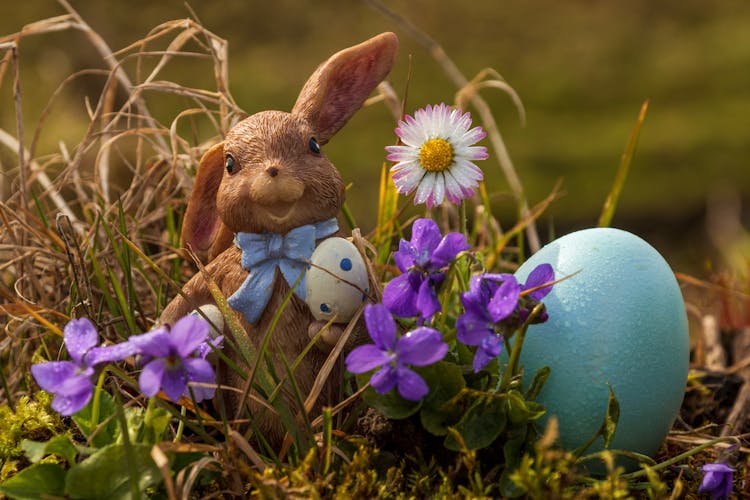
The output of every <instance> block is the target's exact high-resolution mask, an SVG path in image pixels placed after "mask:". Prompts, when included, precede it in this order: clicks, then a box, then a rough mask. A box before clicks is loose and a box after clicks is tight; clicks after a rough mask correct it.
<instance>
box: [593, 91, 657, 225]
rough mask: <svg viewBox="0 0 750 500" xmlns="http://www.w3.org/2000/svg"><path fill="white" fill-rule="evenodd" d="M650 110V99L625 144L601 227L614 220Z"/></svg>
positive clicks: (645, 103)
mask: <svg viewBox="0 0 750 500" xmlns="http://www.w3.org/2000/svg"><path fill="white" fill-rule="evenodd" d="M647 110H648V101H644V102H643V104H642V105H641V111H640V113H638V119H637V120H636V122H635V126H634V127H633V130H632V131H631V132H630V137H629V138H628V143H627V145H626V146H625V151H624V152H623V153H622V157H621V158H620V166H619V167H618V168H617V174H616V175H615V182H614V184H613V185H612V189H611V190H610V191H609V196H607V200H606V201H605V202H604V208H603V209H602V213H601V215H600V216H599V224H598V225H599V227H607V226H609V224H610V222H612V217H613V216H614V215H615V208H617V201H618V200H619V199H620V192H621V191H622V186H623V185H624V184H625V179H627V177H628V172H629V171H630V164H631V162H632V161H633V156H634V155H635V148H636V146H637V145H638V137H639V136H640V135H641V126H642V125H643V121H644V120H645V119H646V111H647Z"/></svg>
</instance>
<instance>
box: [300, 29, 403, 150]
mask: <svg viewBox="0 0 750 500" xmlns="http://www.w3.org/2000/svg"><path fill="white" fill-rule="evenodd" d="M397 51H398V38H397V37H396V35H395V34H393V33H381V34H380V35H377V36H375V37H373V38H370V39H369V40H367V41H365V42H363V43H360V44H359V45H355V46H354V47H349V48H348V49H344V50H342V51H341V52H337V53H336V54H334V55H333V56H331V57H330V59H328V60H327V61H326V62H324V63H323V64H322V65H321V66H320V67H318V69H317V70H315V73H313V75H312V76H311V77H310V79H309V80H307V83H305V86H304V87H303V88H302V91H301V92H300V95H299V97H298V98H297V102H296V103H295V104H294V108H293V109H292V114H296V115H299V116H302V117H304V118H306V119H307V121H308V122H310V123H311V124H312V125H313V128H314V129H315V133H316V136H315V138H316V139H317V141H318V142H319V143H320V144H325V143H326V142H328V140H329V139H330V138H331V137H332V136H333V135H334V134H335V133H336V132H338V130H339V129H340V128H341V127H343V126H344V124H345V123H346V122H347V121H348V120H349V118H351V117H352V115H353V114H354V113H355V112H356V111H357V110H358V109H359V108H360V107H361V106H362V104H363V103H364V102H365V99H367V96H369V95H370V93H371V92H372V91H373V90H374V89H375V87H377V86H378V84H379V83H380V82H381V81H382V80H383V79H384V78H385V77H386V75H387V74H388V73H389V72H390V71H391V68H392V67H393V63H394V61H395V59H396V52H397Z"/></svg>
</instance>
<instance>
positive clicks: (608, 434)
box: [601, 384, 620, 448]
mask: <svg viewBox="0 0 750 500" xmlns="http://www.w3.org/2000/svg"><path fill="white" fill-rule="evenodd" d="M607 387H609V401H608V402H607V414H606V415H605V416H604V422H603V423H602V429H601V435H602V437H603V438H604V447H605V448H609V444H610V443H611V442H612V439H613V438H614V437H615V431H616V430H617V422H618V421H619V420H620V402H619V401H617V398H616V397H615V391H613V390H612V386H611V385H609V384H607Z"/></svg>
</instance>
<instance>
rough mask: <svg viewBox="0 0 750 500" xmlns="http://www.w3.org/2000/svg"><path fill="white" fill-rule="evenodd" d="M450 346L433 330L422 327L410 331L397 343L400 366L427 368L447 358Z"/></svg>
mask: <svg viewBox="0 0 750 500" xmlns="http://www.w3.org/2000/svg"><path fill="white" fill-rule="evenodd" d="M447 352H448V344H446V343H445V342H443V336H442V335H440V332H438V331H437V330H435V329H433V328H427V327H424V326H421V327H419V328H415V329H414V330H412V331H410V332H409V333H407V334H406V335H404V336H403V337H401V338H400V339H398V342H397V343H396V355H397V356H398V363H399V365H402V364H406V365H415V366H427V365H431V364H433V363H436V362H438V361H440V360H441V359H443V358H444V357H445V354H446V353H447Z"/></svg>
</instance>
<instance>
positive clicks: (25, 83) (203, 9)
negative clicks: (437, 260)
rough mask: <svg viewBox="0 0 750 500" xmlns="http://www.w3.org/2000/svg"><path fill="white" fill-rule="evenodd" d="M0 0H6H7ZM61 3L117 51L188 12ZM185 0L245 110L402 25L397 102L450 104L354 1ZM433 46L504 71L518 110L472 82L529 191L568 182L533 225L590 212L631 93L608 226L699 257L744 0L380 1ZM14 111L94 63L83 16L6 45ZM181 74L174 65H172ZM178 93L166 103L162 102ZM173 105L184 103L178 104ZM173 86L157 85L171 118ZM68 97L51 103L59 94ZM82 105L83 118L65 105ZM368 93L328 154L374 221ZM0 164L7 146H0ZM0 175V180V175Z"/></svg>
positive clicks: (746, 59)
mask: <svg viewBox="0 0 750 500" xmlns="http://www.w3.org/2000/svg"><path fill="white" fill-rule="evenodd" d="M6 1H7V0H6ZM72 5H73V6H74V7H75V8H76V9H77V10H78V11H79V12H80V14H81V15H82V17H83V18H84V19H85V20H86V21H87V22H88V23H89V24H90V25H91V26H92V27H93V28H94V29H95V30H96V31H98V32H99V34H100V35H101V36H102V37H103V38H104V39H105V40H106V41H107V43H108V44H109V45H110V47H112V48H113V49H114V50H117V49H119V48H122V47H125V46H127V45H128V44H130V43H132V42H133V41H135V40H137V39H139V38H141V37H143V36H145V35H146V34H147V33H148V31H149V30H150V29H151V28H153V27H154V26H156V25H157V24H159V23H161V22H164V21H167V20H170V19H179V18H187V17H188V16H189V12H188V10H187V9H186V7H185V4H184V3H183V1H182V0H179V1H177V0H170V1H162V2H154V1H145V0H136V1H124V0H119V1H107V2H104V1H102V2H95V1H77V2H75V1H74V2H72ZM190 5H191V7H192V9H193V10H194V11H195V13H196V14H197V16H198V18H199V19H200V21H201V22H202V23H203V24H204V25H205V26H206V27H207V28H208V29H210V30H211V31H213V32H214V33H216V34H218V35H219V36H221V37H223V38H225V39H227V40H228V41H229V44H230V46H229V47H230V51H229V55H230V59H229V64H230V89H231V93H232V94H233V96H234V98H235V99H236V101H237V103H238V104H239V105H240V106H241V107H242V108H244V109H245V110H246V111H248V112H254V111H258V110H262V109H284V110H286V109H289V108H290V107H291V105H292V104H293V102H294V99H295V96H296V94H297V92H298V91H299V89H300V87H301V85H302V84H303V83H304V81H305V79H306V78H307V76H308V75H309V74H310V73H311V72H312V70H313V69H314V68H315V66H316V65H317V64H319V63H320V62H321V61H323V60H324V59H325V58H326V57H328V56H329V55H330V54H332V53H333V52H335V51H337V50H339V49H341V48H344V47H346V46H349V45H352V44H354V43H357V42H359V41H362V40H364V39H366V38H368V37H369V36H371V35H373V34H375V33H378V32H380V31H385V30H392V31H395V32H396V33H397V34H399V36H400V38H401V42H402V48H401V53H400V57H399V60H398V63H397V67H396V68H395V70H394V72H393V73H392V75H391V81H392V83H393V85H394V87H395V88H396V90H397V91H398V92H399V93H400V94H401V95H403V90H404V87H405V82H406V76H407V73H408V68H409V56H411V66H412V81H411V86H410V90H409V105H408V110H409V111H413V110H414V109H415V108H417V107H422V106H424V105H426V104H429V103H439V102H442V101H445V102H448V103H452V102H453V101H454V93H455V91H456V89H455V88H454V87H452V85H451V83H450V81H449V80H448V78H447V77H446V76H445V75H444V73H443V72H442V70H441V69H440V67H439V66H438V65H437V64H436V63H435V62H434V61H433V60H432V58H431V56H430V55H429V54H428V53H427V52H426V51H425V50H424V49H423V48H422V47H421V46H419V45H418V44H417V43H415V41H414V40H413V39H411V38H410V37H409V36H408V35H407V34H406V33H405V32H404V31H403V30H402V29H401V28H400V27H399V26H398V25H396V24H394V23H393V22H392V21H391V20H389V19H387V18H386V17H384V16H382V15H381V14H380V13H378V12H377V11H376V10H374V9H373V8H372V7H371V6H369V5H368V4H367V3H366V2H363V1H357V0H319V1H314V2H313V1H310V2H303V1H295V0H274V1H270V2H269V1H267V0H262V1H238V0H233V1H221V2H216V1H214V2H208V1H199V0H193V1H192V2H190ZM385 5H387V6H388V7H389V8H391V9H393V10H394V11H396V12H398V13H399V14H401V15H403V16H405V17H406V18H408V19H410V20H411V22H413V23H414V24H415V25H416V26H418V27H419V28H420V29H422V30H424V31H425V32H426V33H428V34H429V35H430V36H432V37H433V38H434V39H435V40H437V41H438V42H439V43H440V44H441V45H442V46H443V48H444V49H445V51H446V53H447V54H448V55H449V56H450V57H451V58H452V59H454V61H455V62H456V64H457V65H458V67H459V68H460V69H461V70H462V71H463V73H464V74H465V75H466V76H467V77H468V78H472V77H473V76H474V75H475V74H476V73H477V72H479V71H480V70H481V69H483V68H485V67H492V68H494V69H496V70H497V71H499V72H500V74H502V75H503V77H504V78H505V79H506V80H507V81H508V83H509V84H510V85H512V86H513V87H514V88H515V89H516V91H517V92H518V94H519V95H520V97H521V99H522V101H523V103H524V105H525V108H526V112H527V122H526V125H525V127H522V126H521V125H520V122H519V118H518V114H517V113H516V111H515V109H514V107H513V105H512V103H511V101H510V99H509V98H508V97H507V96H505V95H503V94H501V93H500V92H499V91H496V90H485V91H483V96H484V97H485V98H486V99H487V101H488V102H489V103H490V105H491V107H492V109H493V111H494V114H495V118H496V119H497V121H498V123H499V126H500V129H501V132H502V133H503V136H504V139H505V141H506V145H507V147H508V149H509V151H510V155H511V157H512V158H513V161H514V164H515V166H516V169H517V171H518V173H519V176H520V177H521V180H522V182H523V185H524V187H525V189H526V192H527V195H528V198H529V202H530V203H531V204H532V205H533V204H535V203H536V202H538V201H540V200H541V199H543V198H544V197H545V196H546V195H547V194H548V193H549V192H550V191H551V190H552V187H553V186H554V184H555V183H556V182H557V181H558V179H562V180H563V188H564V191H565V192H566V193H567V195H566V196H565V197H564V198H562V199H561V200H559V201H557V202H555V203H554V204H553V205H552V206H551V207H550V208H549V209H548V210H547V212H546V213H545V215H544V216H543V217H542V219H541V221H540V229H541V233H542V238H543V239H544V240H547V239H548V235H549V234H552V233H554V234H558V235H560V234H562V233H565V232H568V231H570V230H572V229H576V228H583V227H588V226H592V225H594V224H596V220H597V218H598V215H599V212H600V210H601V207H602V204H603V202H604V199H605V198H606V195H607V192H608V190H609V188H610V185H611V183H612V180H613V178H614V175H615V170H616V168H617V165H618V163H619V160H620V155H621V154H622V151H623V149H624V147H625V144H626V141H627V138H628V135H629V133H630V130H631V128H632V127H633V125H634V123H635V120H636V117H637V115H638V111H639V109H640V106H641V104H642V103H643V101H644V100H646V99H648V100H649V110H648V115H647V117H646V121H645V124H644V126H643V129H642V131H641V138H640V141H639V147H638V151H637V153H636V156H635V159H634V161H633V165H632V170H631V173H630V177H629V178H628V181H627V183H626V185H625V188H624V192H623V194H622V197H621V200H620V205H619V208H618V211H617V213H616V215H615V219H614V221H613V225H614V226H617V227H621V228H625V229H630V230H632V231H634V232H636V233H638V234H640V235H642V236H643V237H644V238H646V239H647V240H648V241H650V242H651V243H652V244H653V245H654V246H656V247H657V248H658V249H659V250H661V251H662V252H663V253H665V254H666V255H667V258H668V260H670V262H671V263H672V264H673V267H675V268H676V269H678V270H684V271H688V272H698V273H699V274H700V272H701V270H702V269H703V267H704V265H705V262H706V261H707V260H708V259H710V258H711V257H712V255H714V250H715V249H714V248H712V245H711V243H710V242H709V238H708V236H707V234H708V233H707V231H706V223H705V213H706V206H707V203H708V200H709V199H710V198H711V197H712V196H713V193H717V192H718V193H721V194H720V195H719V196H720V197H729V198H731V197H733V196H735V195H736V196H739V199H740V200H743V201H744V204H743V205H742V206H744V207H745V208H744V210H745V212H744V221H745V224H746V226H747V225H748V224H747V221H748V208H747V207H748V201H750V2H748V1H747V0H727V1H722V2H719V1H706V0H665V1H659V2H655V1H653V0H631V1H628V2H611V1H610V2H604V1H599V2H596V1H592V0H569V1H564V2H563V1H559V0H557V1H555V0H532V1H528V0H527V1H524V0H509V1H497V0H472V1H462V2H454V1H447V0H440V1H435V0H433V1H430V0H409V1H406V0H404V1H392V0H391V1H386V2H385ZM62 13H63V9H62V8H61V7H60V6H59V5H58V4H57V3H56V2H54V1H52V0H28V1H23V2H20V1H19V2H14V3H13V5H12V6H11V5H10V3H9V2H8V5H7V8H5V9H3V14H2V16H0V35H6V34H11V33H14V32H17V31H19V30H20V29H21V28H22V27H23V26H24V25H25V24H27V23H30V22H32V21H35V20H39V19H42V18H47V17H51V16H55V15H60V14H62ZM20 54H21V61H22V73H21V76H22V88H23V96H24V121H25V123H27V126H28V127H29V128H30V130H33V126H34V124H35V123H36V122H37V121H38V120H39V116H40V113H41V110H42V108H43V107H44V105H46V103H47V101H48V99H49V97H50V95H51V93H52V92H53V90H54V89H55V88H56V87H57V86H58V85H59V84H60V82H61V81H62V80H63V79H64V78H65V77H66V76H67V75H69V74H70V73H71V72H73V71H76V70H80V69H84V68H90V67H103V65H102V63H101V59H100V58H99V56H98V55H97V54H96V53H95V52H94V51H93V49H92V48H91V46H90V45H88V44H87V43H86V42H85V40H84V38H83V35H82V34H80V33H71V32H61V33H59V34H51V35H44V36H41V37H37V38H29V39H26V40H24V41H23V43H22V44H21V46H20ZM180 73H181V74H180ZM175 78H176V79H177V80H178V81H184V82H186V84H189V85H191V86H194V87H198V86H200V85H210V84H211V82H212V78H213V75H211V74H210V71H208V70H207V68H206V67H198V66H197V65H195V64H193V63H186V64H185V65H184V66H183V67H178V69H177V70H176V72H175ZM9 82H10V80H9V78H8V75H6V77H5V79H4V81H3V85H2V87H1V88H0V127H2V128H4V129H6V130H8V131H11V132H14V131H15V115H14V110H13V105H12V103H13V100H12V93H11V85H10V84H9ZM98 85H99V86H97V85H94V83H91V86H90V87H86V86H85V85H84V86H83V87H75V88H74V89H71V91H70V92H69V94H70V95H69V96H66V98H65V100H64V102H62V103H58V104H56V105H55V106H56V109H57V112H56V113H55V114H54V116H51V117H50V122H48V123H47V124H46V126H45V130H44V133H43V135H42V137H41V145H40V152H44V151H50V152H52V151H55V150H56V149H57V147H58V146H57V145H58V143H59V141H65V142H66V144H68V145H69V146H71V147H72V146H74V145H75V144H77V142H78V140H80V137H81V136H82V134H83V133H84V131H85V127H86V122H85V116H86V115H85V108H84V97H85V96H88V97H89V98H91V99H96V98H97V97H98V96H99V93H100V85H101V81H99V83H98ZM171 104H174V105H175V107H170V106H171ZM183 104H184V103H183ZM179 105H180V102H179V101H178V100H176V101H175V102H174V103H171V101H170V100H169V99H165V106H164V109H161V110H159V112H160V113H163V116H162V117H161V119H162V122H163V123H169V122H170V121H171V120H172V119H173V118H174V116H175V115H176V114H177V113H178V112H179V111H180V108H179ZM61 107H62V108H63V109H64V110H66V111H67V110H68V109H69V112H64V113H61V112H60V108H61ZM78 117H80V118H84V120H79V119H78ZM393 126H394V124H393V121H392V119H391V118H390V115H389V114H388V112H387V111H386V110H385V108H384V107H382V106H376V107H372V108H368V109H365V110H363V111H361V112H360V113H358V114H357V115H356V116H355V117H354V119H353V120H352V121H351V122H350V124H349V125H347V127H345V128H344V130H343V131H342V132H341V133H340V134H339V135H338V136H336V137H335V138H334V139H333V141H332V142H331V144H330V145H329V146H327V148H326V153H327V154H328V156H329V157H331V158H332V160H333V161H334V163H335V164H336V165H337V166H338V167H339V169H340V170H341V171H342V174H343V175H344V177H345V179H347V180H348V181H352V182H353V183H354V185H353V187H352V188H351V190H350V195H349V200H348V203H349V205H350V207H351V209H352V210H353V212H354V214H355V216H356V218H357V219H358V222H360V224H361V225H362V226H364V227H365V228H371V227H372V225H373V223H374V221H373V220H372V217H373V213H374V206H375V204H376V200H377V198H376V197H377V191H376V189H374V186H375V185H377V184H376V183H377V180H378V178H379V171H380V166H381V162H382V161H383V160H384V156H385V153H384V152H383V146H385V145H387V144H390V143H392V142H393V141H394V137H395V136H394V134H393ZM0 161H2V162H3V172H4V176H5V180H6V181H9V179H10V174H9V173H8V172H11V171H12V167H13V162H14V161H16V160H15V159H14V157H13V156H12V155H11V154H9V152H8V151H0ZM481 166H482V168H483V169H484V170H485V174H486V177H487V182H488V189H489V191H490V193H491V194H492V195H493V200H495V201H496V203H497V207H496V210H495V213H496V215H498V216H499V217H500V219H501V220H502V221H503V223H504V224H506V225H508V224H511V223H513V222H514V221H515V220H516V214H515V211H514V204H513V202H512V200H511V198H510V196H509V193H510V191H509V188H508V186H507V183H506V182H505V179H504V178H503V177H502V174H501V173H500V170H499V168H498V166H497V163H496V161H495V160H493V159H491V160H489V161H486V162H484V164H482V165H481ZM9 185H10V182H6V183H5V185H4V188H3V189H4V190H5V191H6V193H7V191H8V189H10V187H9Z"/></svg>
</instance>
